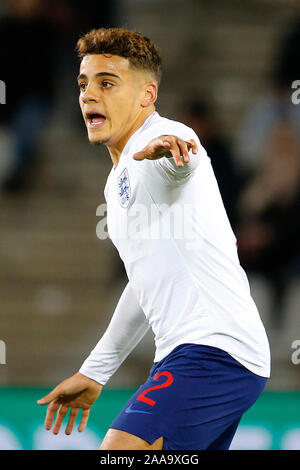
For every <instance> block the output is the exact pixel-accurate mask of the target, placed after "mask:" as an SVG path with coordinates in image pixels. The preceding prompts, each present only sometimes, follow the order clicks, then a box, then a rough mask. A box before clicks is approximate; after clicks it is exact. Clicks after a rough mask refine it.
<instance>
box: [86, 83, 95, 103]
mask: <svg viewBox="0 0 300 470" xmlns="http://www.w3.org/2000/svg"><path fill="white" fill-rule="evenodd" d="M82 101H83V102H84V103H85V104H86V103H98V101H99V93H98V92H97V87H96V86H95V85H94V86H93V84H92V83H89V84H88V86H87V88H86V90H85V92H84V93H83V95H82Z"/></svg>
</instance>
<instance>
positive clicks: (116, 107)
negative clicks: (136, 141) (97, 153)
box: [78, 54, 145, 146]
mask: <svg viewBox="0 0 300 470" xmlns="http://www.w3.org/2000/svg"><path fill="white" fill-rule="evenodd" d="M143 83H144V82H143V80H141V76H140V73H138V72H136V71H135V70H133V69H132V68H131V67H130V64H129V61H128V59H125V58H123V57H119V56H116V55H108V54H105V55H104V54H90V55H87V56H85V57H84V58H83V60H82V62H81V65H80V74H79V76H78V85H79V89H80V95H79V103H80V107H81V111H82V114H83V119H84V121H85V124H86V127H87V131H88V137H89V140H90V142H91V143H104V144H106V145H108V146H118V144H119V143H120V142H122V140H124V139H125V141H126V135H128V134H130V129H131V128H132V127H134V123H135V122H136V121H137V120H138V118H139V114H140V113H141V112H142V109H143V108H142V105H141V103H142V102H143V98H144V96H145V90H144V88H143Z"/></svg>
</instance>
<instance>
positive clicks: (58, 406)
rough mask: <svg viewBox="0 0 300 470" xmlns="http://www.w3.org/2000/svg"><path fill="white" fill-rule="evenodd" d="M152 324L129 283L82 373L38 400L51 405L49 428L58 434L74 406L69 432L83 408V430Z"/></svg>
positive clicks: (81, 370)
mask: <svg viewBox="0 0 300 470" xmlns="http://www.w3.org/2000/svg"><path fill="white" fill-rule="evenodd" d="M149 328H150V326H149V323H148V321H147V319H146V317H145V314H144V312H143V310H142V309H141V307H140V305H139V303H138V301H137V298H136V296H135V294H134V292H133V290H132V288H131V286H130V284H129V283H128V284H127V286H126V287H125V289H124V291H123V293H122V295H121V297H120V300H119V302H118V304H117V306H116V309H115V311H114V314H113V316H112V319H111V321H110V324H109V326H108V328H107V330H106V331H105V333H104V335H103V336H102V338H101V339H100V341H99V342H98V344H97V345H96V346H95V348H94V349H93V350H92V352H91V353H90V355H89V356H88V358H87V359H86V360H85V361H84V363H83V364H82V366H81V368H80V370H79V372H77V373H76V374H75V375H73V376H72V377H70V378H68V379H66V380H64V381H63V382H61V383H60V384H59V385H57V387H55V388H54V389H53V390H52V391H51V392H50V393H49V394H48V395H46V396H45V397H43V398H42V399H41V400H38V404H39V405H46V404H48V409H47V414H46V419H45V428H46V429H47V430H50V429H51V427H52V425H53V419H54V415H55V413H56V411H58V412H57V415H56V419H55V422H54V425H53V429H52V432H53V433H54V434H58V432H59V430H60V427H61V424H62V422H63V419H64V417H65V416H66V414H67V412H68V409H69V408H71V412H70V417H69V421H68V425H67V427H66V434H71V432H72V430H73V426H74V422H75V419H76V417H77V414H78V411H79V409H80V408H81V409H82V417H81V422H80V424H79V428H78V430H79V431H83V430H84V428H85V426H86V424H87V421H88V417H89V412H90V408H91V406H92V405H93V403H94V402H95V401H96V400H97V398H98V397H99V395H100V393H101V391H102V388H103V386H104V385H105V384H106V382H107V381H108V380H109V378H110V377H111V376H112V375H113V374H114V372H115V371H116V370H117V369H118V368H119V366H120V365H121V364H122V362H123V361H124V360H125V359H126V357H127V356H128V355H129V354H130V352H131V351H132V350H133V349H134V348H135V346H136V345H137V344H138V343H139V342H140V341H141V339H142V338H143V337H144V335H145V334H146V333H147V331H148V330H149Z"/></svg>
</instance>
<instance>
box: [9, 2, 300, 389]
mask: <svg viewBox="0 0 300 470" xmlns="http://www.w3.org/2000/svg"><path fill="white" fill-rule="evenodd" d="M162 8H163V9H164V12H165V14H164V16H163V17H162V14H161V12H162ZM121 12H122V15H120V19H119V24H120V25H123V26H125V27H129V28H132V29H136V30H138V31H141V32H143V33H144V34H145V35H148V36H149V37H151V38H152V39H153V41H154V42H155V43H156V44H157V45H158V47H159V48H160V50H161V52H162V56H163V59H164V76H163V81H162V85H161V90H160V96H159V101H158V111H159V112H160V113H161V114H162V115H166V116H169V117H172V118H174V119H178V120H181V119H182V115H183V108H184V104H185V100H186V99H187V98H190V97H191V95H192V94H193V93H194V94H195V96H197V97H201V96H204V97H205V98H206V99H207V100H208V102H209V103H210V105H211V109H212V111H213V113H214V115H215V116H216V119H217V126H218V127H219V128H220V129H221V130H222V133H223V134H224V135H225V136H226V138H227V139H229V140H230V141H231V142H233V141H234V139H235V138H236V136H237V133H238V129H239V126H240V122H241V118H242V116H243V115H244V113H245V112H246V111H247V109H248V106H249V105H250V103H251V102H252V100H253V99H254V98H255V97H256V96H257V94H258V93H260V92H262V91H263V90H265V89H267V88H268V86H269V84H270V69H271V65H272V61H273V59H274V57H275V53H276V50H277V47H278V45H279V44H280V41H281V38H282V36H283V34H284V31H285V28H286V27H287V25H288V24H289V22H290V20H291V19H292V18H293V15H294V7H293V5H292V2H288V1H287V0H251V1H250V0H244V1H243V2H238V1H232V0H226V1H217V0H210V1H209V2H206V1H201V0H184V1H180V0H173V1H172V2H169V1H167V0H162V1H155V0H153V1H150V0H148V1H146V0H144V1H137V0H135V1H133V0H127V1H125V0H123V2H121ZM99 14H100V13H99ZM66 53H67V52H66V50H65V49H64V54H66ZM69 54H73V50H72V49H70V51H69ZM295 60H296V58H295ZM70 62H71V61H70V59H68V58H66V61H64V56H62V55H61V54H60V55H59V57H58V70H59V73H58V75H57V80H56V97H55V106H54V111H53V114H52V116H51V119H50V122H49V123H48V125H47V126H46V127H45V128H44V129H43V134H42V136H41V139H40V143H39V150H38V161H39V164H38V171H37V173H36V175H35V176H34V179H33V181H32V183H31V187H30V189H29V190H26V191H24V192H21V193H16V194H15V193H9V194H8V193H4V192H3V193H2V194H0V227H1V231H0V264H1V271H0V299H1V300H0V302H1V333H0V336H1V339H2V340H4V341H5V342H6V345H7V364H6V365H5V366H4V365H2V366H0V367H1V371H0V372H1V373H0V385H3V386H4V385H10V386H12V385H39V386H53V385H55V384H57V383H58V382H60V381H61V380H63V379H64V378H66V377H68V376H70V375H71V374H73V373H74V372H76V371H77V370H78V368H79V367H80V365H81V363H82V362H83V360H84V358H85V357H86V356H87V355H88V354H89V352H90V350H91V349H92V348H93V347H94V345H95V344H96V342H97V341H98V339H99V338H100V336H101V334H102V332H103V331H104V329H105V327H106V325H107V323H108V321H109V319H110V316H111V314H112V312H113V309H114V306H115V305H116V302H117V300H118V297H119V295H120V293H121V291H122V288H123V286H124V284H125V282H126V279H125V277H124V271H123V269H122V265H121V263H120V261H119V258H118V255H117V253H116V250H115V249H114V248H113V246H112V245H111V242H110V241H109V240H105V241H100V240H98V239H97V237H96V224H97V222H98V221H99V218H98V217H96V208H97V206H98V205H99V204H101V203H103V202H104V196H103V189H104V184H105V181H106V177H107V175H108V172H109V170H110V168H111V163H110V159H109V155H108V153H107V152H106V150H105V149H103V148H101V147H91V146H90V145H89V143H88V140H87V137H86V132H85V129H84V126H83V123H81V118H80V113H79V109H78V104H77V94H76V93H77V90H76V88H75V87H74V82H75V78H76V76H73V72H74V70H73V67H72V65H70ZM0 79H1V72H0ZM295 79H300V77H295ZM8 86H9V84H8ZM1 111H2V108H1ZM1 136H2V137H1ZM6 141H8V143H5V142H6ZM5 145H6V146H8V145H9V139H8V136H7V135H5V134H3V132H2V134H0V152H1V161H2V168H4V167H5V155H6V153H5ZM211 157H212V158H213V156H211ZM237 165H239V162H238V161H237ZM0 166H1V165H0ZM0 171H1V168H0ZM3 171H4V169H2V172H3ZM250 281H251V287H252V291H253V296H254V298H255V299H256V301H257V303H258V306H259V307H260V310H261V315H262V318H263V320H264V322H265V324H266V327H267V333H268V335H269V338H270V342H271V348H272V355H273V370H272V378H271V379H270V381H269V383H268V386H267V387H268V389H269V390H272V389H276V390H279V389H281V390H284V389H297V388H299V379H300V366H296V365H293V364H292V362H291V354H292V352H293V350H292V349H291V343H292V341H293V340H295V339H300V325H299V308H298V306H299V300H300V299H299V279H297V277H295V278H293V279H292V280H291V282H290V284H289V288H288V295H287V298H286V304H285V307H284V309H285V311H284V322H283V325H282V327H281V328H280V329H278V328H276V327H275V326H274V325H273V322H272V312H271V311H270V308H269V307H268V305H270V296H271V294H270V295H268V289H269V287H268V285H267V284H266V280H265V279H264V278H261V277H259V276H256V277H255V278H253V279H250ZM153 354H154V347H153V338H152V335H151V334H149V335H147V337H146V338H145V339H144V340H143V342H142V343H141V344H140V345H139V346H138V347H137V349H136V350H135V352H134V353H133V354H132V355H131V356H130V357H129V358H128V359H127V360H126V362H125V364H123V365H122V367H121V368H120V370H119V372H117V374H116V375H115V376H114V377H113V378H112V379H111V381H110V382H109V385H110V386H112V387H113V386H115V387H118V386H119V387H136V386H137V385H139V384H140V382H141V381H143V380H144V379H145V378H146V376H147V375H148V370H149V367H150V366H151V362H152V359H153Z"/></svg>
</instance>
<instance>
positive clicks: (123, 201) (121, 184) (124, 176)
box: [118, 168, 130, 209]
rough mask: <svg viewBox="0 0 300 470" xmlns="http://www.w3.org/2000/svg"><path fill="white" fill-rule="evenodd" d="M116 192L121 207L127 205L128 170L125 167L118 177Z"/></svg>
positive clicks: (128, 196) (128, 192)
mask: <svg viewBox="0 0 300 470" xmlns="http://www.w3.org/2000/svg"><path fill="white" fill-rule="evenodd" d="M118 194H119V202H120V205H121V207H124V209H126V207H128V205H129V200H130V183H129V175H128V170H127V168H125V169H124V170H123V171H122V173H121V174H120V176H119V178H118Z"/></svg>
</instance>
